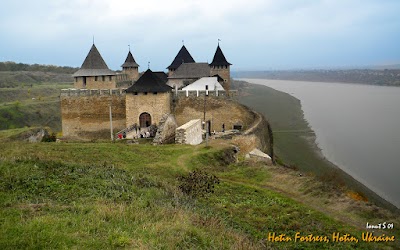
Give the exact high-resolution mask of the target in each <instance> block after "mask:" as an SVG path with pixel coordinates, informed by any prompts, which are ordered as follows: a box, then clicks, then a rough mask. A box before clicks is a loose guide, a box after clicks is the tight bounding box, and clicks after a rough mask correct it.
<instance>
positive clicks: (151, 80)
mask: <svg viewBox="0 0 400 250" xmlns="http://www.w3.org/2000/svg"><path fill="white" fill-rule="evenodd" d="M167 80H168V79H167V78H166V77H160V76H158V75H157V74H156V73H154V72H153V71H151V70H150V69H148V70H146V72H144V73H143V75H142V76H141V77H140V78H139V79H138V80H137V81H136V82H135V84H133V85H132V86H130V87H129V88H128V89H127V90H126V92H127V93H133V92H140V93H143V92H168V91H171V89H172V88H171V87H170V86H168V85H167V82H166V81H167Z"/></svg>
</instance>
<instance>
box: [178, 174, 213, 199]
mask: <svg viewBox="0 0 400 250" xmlns="http://www.w3.org/2000/svg"><path fill="white" fill-rule="evenodd" d="M178 181H179V189H180V190H181V191H182V192H183V193H184V194H187V195H189V196H191V197H205V196H206V195H208V194H210V193H214V185H215V184H219V179H218V177H216V176H215V175H211V174H208V173H207V172H203V171H200V170H194V171H192V172H189V174H188V175H187V176H183V175H181V176H179V177H178Z"/></svg>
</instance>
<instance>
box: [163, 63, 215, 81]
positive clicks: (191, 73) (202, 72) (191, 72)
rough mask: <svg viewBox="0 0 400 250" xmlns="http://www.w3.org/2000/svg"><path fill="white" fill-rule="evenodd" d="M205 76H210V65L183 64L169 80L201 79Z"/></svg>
mask: <svg viewBox="0 0 400 250" xmlns="http://www.w3.org/2000/svg"><path fill="white" fill-rule="evenodd" d="M204 76H210V66H209V65H208V63H182V64H181V66H179V68H178V69H177V70H176V71H175V73H174V74H173V75H172V76H170V77H169V78H170V79H176V78H201V77H204Z"/></svg>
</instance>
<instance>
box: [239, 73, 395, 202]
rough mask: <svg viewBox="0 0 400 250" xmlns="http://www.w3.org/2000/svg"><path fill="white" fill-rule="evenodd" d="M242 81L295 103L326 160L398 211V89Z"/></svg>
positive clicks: (277, 81) (312, 83)
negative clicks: (286, 96) (298, 103)
mask: <svg viewBox="0 0 400 250" xmlns="http://www.w3.org/2000/svg"><path fill="white" fill-rule="evenodd" d="M243 80H246V81H247V82H250V83H256V84H262V85H266V86H269V87H272V88H274V89H276V90H279V91H283V92H286V93H289V94H291V95H293V96H295V97H296V98H298V99H299V100H300V101H301V104H302V109H303V111H304V115H305V118H306V119H307V121H308V122H309V124H310V125H311V127H312V129H313V130H314V131H315V133H316V136H317V143H318V146H319V147H320V148H321V149H322V153H323V154H324V155H325V157H326V158H327V159H328V160H330V161H331V162H333V163H335V164H336V165H337V166H339V167H340V168H342V169H343V170H344V171H346V172H347V173H349V174H350V175H352V176H353V177H354V178H356V179H357V180H358V181H360V182H361V183H363V184H364V185H366V186H367V187H369V188H370V189H372V190H373V191H375V192H376V193H377V194H379V195H380V196H382V197H383V198H385V199H387V200H388V201H390V202H392V203H393V204H394V205H396V206H397V207H400V181H399V179H400V161H399V159H400V88H398V87H382V86H371V85H361V84H343V83H317V82H300V81H279V80H265V79H243Z"/></svg>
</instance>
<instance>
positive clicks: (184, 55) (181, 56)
mask: <svg viewBox="0 0 400 250" xmlns="http://www.w3.org/2000/svg"><path fill="white" fill-rule="evenodd" d="M194 62H195V61H194V59H193V57H192V56H191V55H190V53H189V51H188V50H187V49H186V47H185V45H182V48H181V49H180V50H179V52H178V54H177V55H176V57H175V59H174V60H173V61H172V63H171V65H169V66H168V68H167V69H169V70H176V69H177V68H178V67H179V66H180V65H181V64H182V63H194Z"/></svg>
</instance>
